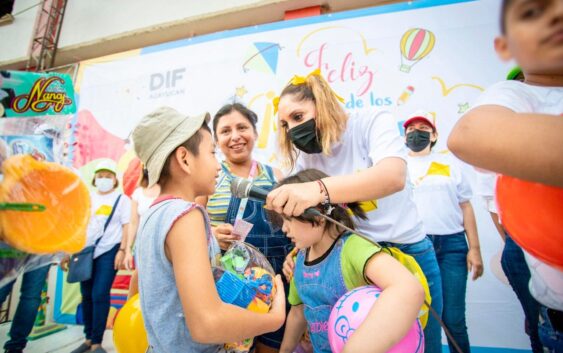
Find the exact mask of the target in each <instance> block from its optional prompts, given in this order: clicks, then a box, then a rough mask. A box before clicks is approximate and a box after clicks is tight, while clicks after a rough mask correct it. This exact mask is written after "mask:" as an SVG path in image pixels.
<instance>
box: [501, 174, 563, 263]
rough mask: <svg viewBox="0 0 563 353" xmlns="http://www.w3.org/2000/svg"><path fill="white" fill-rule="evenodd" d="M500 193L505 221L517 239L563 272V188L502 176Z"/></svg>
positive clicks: (503, 222) (504, 224) (508, 229)
mask: <svg viewBox="0 0 563 353" xmlns="http://www.w3.org/2000/svg"><path fill="white" fill-rule="evenodd" d="M496 192H497V202H498V207H499V214H500V218H501V222H502V224H503V226H504V227H505V229H506V230H507V231H508V233H509V234H510V236H511V237H512V238H513V239H514V241H516V242H517V243H518V244H519V245H520V246H521V247H522V248H523V249H524V250H526V251H527V252H529V253H530V254H532V255H533V256H534V257H536V258H538V259H540V260H541V261H543V262H545V263H546V264H549V265H551V266H554V267H556V268H558V269H559V270H561V271H563V231H562V230H561V224H562V223H561V222H562V220H563V188H558V187H555V186H547V185H544V184H540V183H532V182H528V181H524V180H520V179H516V178H513V177H509V176H506V175H501V176H499V178H498V181H497V191H496Z"/></svg>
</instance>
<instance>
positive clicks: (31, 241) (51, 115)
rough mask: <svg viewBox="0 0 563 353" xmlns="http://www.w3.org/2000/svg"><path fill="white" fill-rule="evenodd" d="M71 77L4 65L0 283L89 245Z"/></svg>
mask: <svg viewBox="0 0 563 353" xmlns="http://www.w3.org/2000/svg"><path fill="white" fill-rule="evenodd" d="M75 112H76V104H75V100H74V90H73V88H72V80H71V79H70V77H69V76H68V75H65V74H58V73H48V74H45V73H31V72H18V71H0V286H3V285H5V284H7V283H9V282H10V281H12V280H14V279H15V278H16V277H17V276H18V275H19V274H20V273H22V272H26V271H31V270H33V269H36V268H38V267H42V266H44V265H46V264H49V263H52V262H57V261H58V260H59V258H60V255H59V253H60V252H62V251H64V252H69V253H71V252H76V251H79V250H81V248H82V247H83V246H84V243H85V237H86V225H87V223H88V219H89V214H90V211H89V206H90V197H89V193H88V190H87V187H86V186H85V185H84V183H83V182H82V181H81V180H80V177H79V176H78V175H77V174H76V173H75V172H74V171H73V170H72V169H70V168H67V167H64V165H70V163H71V153H70V152H69V137H70V135H71V131H70V129H69V125H70V121H71V119H72V118H73V116H74V113H75Z"/></svg>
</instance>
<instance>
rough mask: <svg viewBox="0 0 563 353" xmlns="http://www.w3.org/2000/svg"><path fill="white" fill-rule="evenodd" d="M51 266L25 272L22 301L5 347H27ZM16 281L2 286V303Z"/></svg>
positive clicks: (0, 293)
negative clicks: (28, 337)
mask: <svg viewBox="0 0 563 353" xmlns="http://www.w3.org/2000/svg"><path fill="white" fill-rule="evenodd" d="M50 267H51V265H50V264H49V265H47V266H43V267H39V268H38V269H35V270H33V271H29V272H26V273H24V274H23V278H22V285H21V289H20V293H21V295H20V301H19V303H18V308H17V309H16V314H15V315H14V320H13V321H12V326H11V327H10V339H9V340H8V342H6V343H5V344H4V349H14V350H18V349H21V350H23V349H24V348H25V345H26V344H27V336H28V335H29V333H30V332H31V330H32V329H33V324H34V323H35V316H37V309H38V308H39V305H41V291H42V290H43V286H44V285H45V280H46V279H47V274H48V273H49V268H50ZM15 282H16V281H15V280H14V281H12V282H10V283H8V284H7V285H5V286H4V287H2V288H0V303H3V302H4V301H5V300H6V298H7V297H8V294H10V292H11V291H12V287H13V286H14V283H15Z"/></svg>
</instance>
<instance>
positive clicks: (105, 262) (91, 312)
mask: <svg viewBox="0 0 563 353" xmlns="http://www.w3.org/2000/svg"><path fill="white" fill-rule="evenodd" d="M118 250H119V244H116V245H115V246H114V247H113V248H112V249H111V250H109V251H108V252H106V253H104V254H102V255H100V256H98V257H97V258H95V259H94V265H93V268H92V278H90V279H89V280H87V281H84V282H80V292H82V314H83V316H84V334H85V335H86V339H88V340H92V344H101V343H102V339H103V337H104V331H105V329H106V322H107V319H108V313H109V306H110V290H111V285H112V283H113V279H114V278H115V274H116V273H117V271H116V270H115V269H114V268H113V266H114V261H115V255H116V254H117V251H118Z"/></svg>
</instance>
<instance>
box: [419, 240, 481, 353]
mask: <svg viewBox="0 0 563 353" xmlns="http://www.w3.org/2000/svg"><path fill="white" fill-rule="evenodd" d="M429 237H430V239H431V240H432V243H433V244H434V249H435V250H436V258H437V259H438V265H439V266H440V275H441V276H442V291H443V298H444V311H443V312H442V320H443V321H444V324H445V325H446V327H447V328H448V331H450V334H451V335H452V337H453V339H454V340H455V341H456V342H457V344H458V345H459V348H461V351H462V352H464V353H467V352H470V351H471V348H470V345H469V336H468V335H467V324H466V322H465V292H466V289H467V252H468V251H469V248H468V246H467V241H466V239H465V232H460V233H456V234H450V235H429ZM448 346H449V348H450V352H451V353H457V350H456V349H455V346H454V345H453V344H452V342H451V340H450V338H449V337H448Z"/></svg>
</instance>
